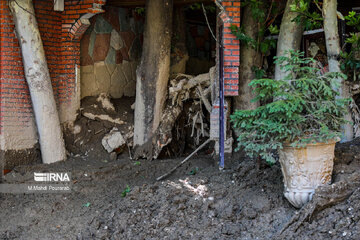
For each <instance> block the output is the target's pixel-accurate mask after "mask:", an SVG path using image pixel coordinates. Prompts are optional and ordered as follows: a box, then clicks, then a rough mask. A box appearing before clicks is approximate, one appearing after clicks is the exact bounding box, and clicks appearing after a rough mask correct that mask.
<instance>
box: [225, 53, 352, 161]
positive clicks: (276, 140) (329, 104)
mask: <svg viewBox="0 0 360 240" xmlns="http://www.w3.org/2000/svg"><path fill="white" fill-rule="evenodd" d="M289 55H290V56H289V57H288V55H286V56H282V57H278V58H277V59H276V62H277V63H279V64H280V65H281V67H282V69H283V70H285V71H286V73H287V76H286V77H285V78H284V79H281V80H274V79H255V80H253V81H252V82H251V83H250V84H249V86H252V87H253V88H254V89H255V93H256V97H255V98H254V101H258V100H260V101H261V102H269V103H268V104H266V105H264V106H260V107H258V108H257V109H255V110H237V111H235V113H234V114H233V115H231V121H232V123H233V125H234V129H235V130H236V132H237V136H239V137H238V139H237V141H238V148H237V150H238V149H240V148H243V149H244V150H245V152H246V153H247V154H248V155H249V156H250V157H258V156H260V157H262V158H263V159H265V160H266V161H267V162H268V163H270V164H271V163H274V162H275V158H274V156H273V155H272V152H273V151H274V150H277V149H281V148H282V147H283V144H284V143H291V144H292V146H294V147H301V146H304V145H306V144H307V143H312V142H326V141H328V140H331V139H334V138H336V137H338V136H340V130H341V125H342V124H343V123H345V122H346V121H345V120H344V119H343V114H344V112H345V109H346V106H347V104H348V103H349V99H341V98H338V97H337V95H338V91H337V90H336V89H338V87H339V86H340V84H339V81H338V79H339V78H345V76H344V75H343V74H342V73H327V74H325V75H322V76H321V75H318V74H317V72H318V71H319V69H317V68H313V67H310V64H311V63H313V62H314V61H315V60H314V59H311V58H304V57H303V53H300V52H294V51H290V52H289Z"/></svg>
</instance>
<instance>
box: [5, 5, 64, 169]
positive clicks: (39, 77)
mask: <svg viewBox="0 0 360 240" xmlns="http://www.w3.org/2000/svg"><path fill="white" fill-rule="evenodd" d="M9 7H10V9H11V12H12V15H13V18H14V22H15V27H16V34H17V38H18V39H19V43H20V47H21V53H22V58H23V64H24V72H25V78H26V81H27V83H28V86H29V90H30V95H31V101H32V105H33V109H34V114H35V120H36V125H37V129H38V133H39V139H40V150H41V156H42V161H43V162H44V163H53V162H57V161H61V160H65V159H66V151H65V144H64V139H63V135H62V131H61V127H60V120H59V115H58V111H57V109H56V103H55V99H54V93H53V89H52V85H51V80H50V74H49V69H48V66H47V62H46V58H45V52H44V48H43V44H42V41H41V36H40V32H39V29H38V25H37V22H36V17H35V12H34V7H33V4H32V0H22V1H14V0H10V1H9Z"/></svg>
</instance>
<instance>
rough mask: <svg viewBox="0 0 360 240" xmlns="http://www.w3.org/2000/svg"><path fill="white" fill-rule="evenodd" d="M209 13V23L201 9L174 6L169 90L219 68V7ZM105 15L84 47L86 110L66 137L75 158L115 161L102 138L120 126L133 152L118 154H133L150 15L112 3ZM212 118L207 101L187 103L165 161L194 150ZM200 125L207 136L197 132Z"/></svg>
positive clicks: (93, 26)
mask: <svg viewBox="0 0 360 240" xmlns="http://www.w3.org/2000/svg"><path fill="white" fill-rule="evenodd" d="M209 6H214V7H209ZM205 8H206V16H207V19H208V22H207V21H206V20H205V16H204V13H203V10H202V8H201V5H199V4H197V5H186V6H184V5H180V6H178V5H175V6H174V13H173V34H172V43H171V67H170V73H171V74H172V76H171V77H170V80H169V86H170V85H171V84H170V82H171V79H172V77H174V76H176V74H188V75H198V74H203V73H209V69H210V68H211V67H213V66H214V65H215V55H216V41H215V40H214V38H213V37H212V35H211V32H210V30H209V26H210V27H211V31H212V32H213V33H214V34H216V29H215V26H216V11H215V9H216V8H215V5H214V4H213V5H205ZM104 10H105V13H103V14H99V15H96V16H94V17H92V18H91V19H90V22H91V25H90V27H89V28H88V29H87V31H86V32H85V33H84V35H83V37H82V39H81V42H80V49H81V53H80V55H81V58H80V76H81V77H80V84H81V108H80V111H79V114H78V117H77V120H76V122H75V123H74V128H73V129H72V130H71V131H68V132H67V133H66V134H65V138H66V143H67V148H68V149H69V151H70V152H71V154H73V155H77V154H79V155H83V156H86V155H89V154H90V155H91V154H92V155H94V156H96V157H98V158H101V159H109V154H108V153H107V152H106V151H105V149H104V148H103V146H102V145H101V139H102V138H103V137H104V135H105V134H107V133H108V132H110V131H111V130H112V129H113V128H114V127H115V128H117V129H118V130H120V131H121V132H122V134H123V136H124V137H125V138H126V139H125V140H126V142H127V148H128V149H117V151H116V152H117V154H121V153H126V154H131V153H130V150H129V149H130V148H131V147H132V145H133V144H132V142H133V139H132V138H133V131H134V106H135V104H134V103H135V90H136V69H137V67H138V65H139V64H140V60H141V53H142V44H143V37H144V36H143V32H144V24H145V14H146V13H145V11H146V10H145V8H144V7H143V6H141V5H140V6H133V5H132V6H130V7H129V6H126V7H119V6H117V4H114V3H112V2H111V1H110V2H109V4H107V5H105V6H104ZM189 93H190V91H189ZM200 115H201V116H200ZM196 116H197V117H196ZM199 119H202V120H201V122H200V120H199ZM208 119H209V114H208V112H206V110H205V107H204V106H202V103H201V101H194V98H192V97H190V98H189V99H187V100H186V101H184V111H183V112H182V113H181V116H180V117H179V118H178V120H177V122H176V124H175V125H176V126H175V127H174V134H175V135H174V136H175V140H176V141H174V144H172V145H170V146H169V147H167V148H166V149H165V150H164V151H163V153H162V154H161V155H160V157H161V156H164V157H165V156H166V157H169V156H180V155H181V154H183V153H184V152H185V151H186V148H187V147H188V145H187V144H185V142H187V141H189V142H191V144H190V149H194V148H195V147H196V145H198V144H199V143H200V142H201V138H202V137H205V136H208V132H209V129H208V128H209V121H208ZM193 121H195V123H193ZM198 125H199V126H201V129H202V130H201V133H200V132H198V130H196V129H197V126H198ZM195 127H196V128H195ZM194 128H195V130H194ZM204 129H205V130H204ZM194 132H196V133H194ZM195 135H196V137H195V138H194V136H195ZM194 139H195V140H194ZM177 141H180V142H181V143H180V144H178V143H177ZM173 148H174V149H173ZM113 157H114V156H112V157H111V158H113Z"/></svg>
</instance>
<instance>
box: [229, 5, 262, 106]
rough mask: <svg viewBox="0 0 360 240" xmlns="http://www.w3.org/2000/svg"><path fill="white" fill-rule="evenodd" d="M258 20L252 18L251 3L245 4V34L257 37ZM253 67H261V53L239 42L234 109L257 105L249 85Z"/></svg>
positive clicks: (252, 76)
mask: <svg viewBox="0 0 360 240" xmlns="http://www.w3.org/2000/svg"><path fill="white" fill-rule="evenodd" d="M258 23H259V22H258V21H257V20H256V19H254V18H253V16H252V12H251V4H248V5H246V6H245V9H244V15H243V22H242V26H243V27H244V32H245V34H246V35H248V36H249V37H251V38H252V39H257V35H258V32H259V28H258ZM253 67H261V53H260V52H259V51H257V49H254V48H252V47H250V46H246V45H245V44H241V51H240V73H239V74H240V75H239V96H237V97H235V99H234V100H235V102H234V108H235V109H234V110H236V109H239V110H240V109H241V110H245V109H247V110H250V109H255V108H257V107H258V106H259V102H252V101H251V100H252V99H253V98H254V97H255V94H254V92H253V91H254V89H253V88H252V87H250V86H249V83H250V82H251V80H253V79H254V78H255V74H254V71H253Z"/></svg>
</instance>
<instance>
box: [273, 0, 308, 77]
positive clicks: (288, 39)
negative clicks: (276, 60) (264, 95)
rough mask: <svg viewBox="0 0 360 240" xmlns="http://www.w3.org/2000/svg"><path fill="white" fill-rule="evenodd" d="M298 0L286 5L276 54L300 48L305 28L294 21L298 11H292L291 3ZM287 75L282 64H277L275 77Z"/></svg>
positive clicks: (292, 0) (290, 0)
mask: <svg viewBox="0 0 360 240" xmlns="http://www.w3.org/2000/svg"><path fill="white" fill-rule="evenodd" d="M296 1H297V0H288V1H287V3H286V7H285V12H284V15H283V18H282V20H281V25H280V33H279V39H278V42H277V52H276V55H277V56H278V57H279V56H284V55H285V51H289V50H295V51H296V50H299V49H300V43H301V39H302V34H303V31H304V28H303V26H302V25H300V24H298V23H296V22H293V19H294V18H296V17H297V16H298V13H296V12H291V11H290V5H292V4H295V3H296ZM285 76H286V73H285V72H284V71H282V70H281V68H280V65H279V64H276V66H275V79H277V80H279V79H282V78H284V77H285Z"/></svg>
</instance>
